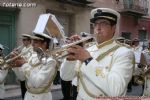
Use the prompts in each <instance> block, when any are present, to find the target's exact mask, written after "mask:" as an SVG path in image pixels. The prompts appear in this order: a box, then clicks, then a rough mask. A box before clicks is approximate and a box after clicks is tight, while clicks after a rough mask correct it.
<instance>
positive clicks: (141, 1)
mask: <svg viewBox="0 0 150 100" xmlns="http://www.w3.org/2000/svg"><path fill="white" fill-rule="evenodd" d="M147 4H148V2H147V0H123V3H122V4H121V8H120V10H121V12H128V13H130V14H137V15H141V16H142V15H147V13H148V5H147Z"/></svg>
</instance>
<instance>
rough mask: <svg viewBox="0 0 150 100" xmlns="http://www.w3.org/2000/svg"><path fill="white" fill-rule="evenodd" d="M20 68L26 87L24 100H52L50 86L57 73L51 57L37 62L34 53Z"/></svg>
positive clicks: (54, 62)
mask: <svg viewBox="0 0 150 100" xmlns="http://www.w3.org/2000/svg"><path fill="white" fill-rule="evenodd" d="M21 68H22V72H23V73H24V75H25V78H26V87H27V92H26V95H25V99H24V100H52V95H51V92H50V86H51V83H52V82H51V81H52V80H53V78H54V76H55V75H54V74H55V73H56V71H57V70H56V61H55V60H54V59H52V58H51V57H48V58H47V59H45V58H43V59H42V60H41V61H39V59H38V57H37V54H36V53H34V54H32V57H31V58H30V59H29V62H28V63H26V64H24V65H23V66H22V67H21Z"/></svg>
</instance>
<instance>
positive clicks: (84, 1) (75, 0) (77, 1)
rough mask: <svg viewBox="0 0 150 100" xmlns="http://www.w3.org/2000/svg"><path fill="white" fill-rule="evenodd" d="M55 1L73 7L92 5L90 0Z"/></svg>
mask: <svg viewBox="0 0 150 100" xmlns="http://www.w3.org/2000/svg"><path fill="white" fill-rule="evenodd" d="M56 1H58V2H61V3H68V4H73V5H88V4H91V3H93V2H92V0H56Z"/></svg>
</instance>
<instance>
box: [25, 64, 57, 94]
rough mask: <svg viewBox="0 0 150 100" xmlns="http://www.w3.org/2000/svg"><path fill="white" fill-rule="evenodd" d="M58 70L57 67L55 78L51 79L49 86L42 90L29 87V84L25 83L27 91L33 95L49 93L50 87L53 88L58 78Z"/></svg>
mask: <svg viewBox="0 0 150 100" xmlns="http://www.w3.org/2000/svg"><path fill="white" fill-rule="evenodd" d="M57 70H58V66H56V67H55V73H54V76H53V77H52V78H51V79H50V81H49V83H48V85H47V86H45V87H41V88H30V87H28V85H27V83H26V82H25V84H26V88H27V91H28V92H30V93H33V94H41V93H47V92H49V91H48V90H49V87H50V86H51V84H52V82H53V80H54V79H55V77H56V74H57Z"/></svg>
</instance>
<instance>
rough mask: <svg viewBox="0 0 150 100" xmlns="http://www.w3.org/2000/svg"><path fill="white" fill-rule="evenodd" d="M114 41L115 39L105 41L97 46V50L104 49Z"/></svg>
mask: <svg viewBox="0 0 150 100" xmlns="http://www.w3.org/2000/svg"><path fill="white" fill-rule="evenodd" d="M113 41H114V39H110V40H108V41H105V42H103V43H101V44H97V45H96V46H97V48H102V47H104V46H105V45H109V44H111V43H113Z"/></svg>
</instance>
